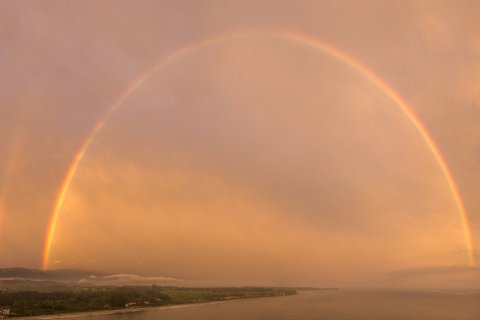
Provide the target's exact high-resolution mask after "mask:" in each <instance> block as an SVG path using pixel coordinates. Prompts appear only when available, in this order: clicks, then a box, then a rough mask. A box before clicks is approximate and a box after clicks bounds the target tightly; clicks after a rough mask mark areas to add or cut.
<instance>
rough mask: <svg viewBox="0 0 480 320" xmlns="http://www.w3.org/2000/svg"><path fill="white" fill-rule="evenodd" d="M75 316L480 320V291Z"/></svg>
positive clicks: (333, 294)
mask: <svg viewBox="0 0 480 320" xmlns="http://www.w3.org/2000/svg"><path fill="white" fill-rule="evenodd" d="M75 319H76V320H79V319H80V320H87V319H88V320H93V319H95V320H151V319H159V320H160V319H171V320H187V319H189V320H196V319H199V320H200V319H202V320H206V319H209V320H227V319H232V320H240V319H241V320H254V319H272V320H273V319H275V320H282V319H285V320H302V319H318V320H320V319H330V320H337V319H339V320H341V319H359V320H367V319H368V320H376V319H385V320H387V319H388V320H396V319H399V320H400V319H402V320H417V319H418V320H430V319H432V320H442V319H458V320H467V319H468V320H480V292H476V293H475V292H470V293H469V292H412V291H410V292H407V291H360V290H334V291H302V292H300V293H299V294H297V295H293V296H286V297H276V298H259V299H248V300H232V301H228V302H221V303H215V304H200V305H190V306H181V307H176V308H169V309H159V310H145V311H141V312H135V313H125V314H114V315H99V316H95V317H91V316H90V317H89V316H81V317H76V318H75Z"/></svg>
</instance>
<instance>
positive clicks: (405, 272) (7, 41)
mask: <svg viewBox="0 0 480 320" xmlns="http://www.w3.org/2000/svg"><path fill="white" fill-rule="evenodd" d="M0 15H1V16H0V21H1V24H0V26H1V28H0V33H1V39H2V50H1V51H0V70H2V72H1V73H0V84H1V86H2V88H3V90H2V92H3V93H2V95H1V96H0V134H1V135H2V137H4V138H3V139H1V140H0V151H1V152H0V192H1V193H0V267H7V266H27V267H37V268H39V267H41V264H42V255H43V253H44V252H43V251H44V246H45V237H46V233H47V231H48V224H49V221H50V219H51V213H52V210H53V208H54V206H55V201H56V199H57V196H58V192H59V190H60V189H61V185H62V181H64V178H65V175H66V174H67V171H68V169H69V166H70V164H71V162H72V161H73V159H74V157H75V155H76V154H77V152H78V150H79V148H80V147H81V145H82V143H84V142H85V139H86V138H87V137H88V136H89V134H90V133H91V132H92V129H93V128H95V126H96V125H97V124H98V122H99V120H100V119H102V116H103V114H104V113H105V112H106V111H107V110H109V107H110V106H111V105H112V103H114V101H115V100H117V99H118V97H119V96H121V94H122V92H124V90H125V88H128V87H129V86H130V85H131V83H132V81H134V80H135V79H137V78H138V76H139V75H140V74H142V72H145V70H148V68H150V67H151V66H152V65H153V64H154V63H155V62H157V61H159V60H160V59H161V58H162V57H164V56H166V55H168V54H169V53H170V52H172V51H173V50H176V49H177V48H181V47H184V46H185V45H186V44H191V43H197V42H199V41H202V39H208V38H209V37H212V36H215V35H218V34H222V33H228V32H230V31H234V30H247V29H248V30H250V31H252V30H253V32H252V33H254V30H265V29H268V30H287V31H290V32H294V33H295V32H297V33H302V34H308V35H309V36H310V37H311V38H316V39H319V40H321V41H324V42H326V43H329V44H331V45H332V46H334V47H336V48H339V49H340V50H342V51H343V52H345V53H346V54H348V55H350V56H352V57H354V58H355V59H356V60H357V61H359V62H361V63H363V64H364V65H366V66H367V67H368V68H369V69H370V70H372V71H373V72H374V73H375V74H376V75H377V76H378V77H380V78H381V79H383V81H385V82H386V83H388V84H390V85H391V87H392V88H393V89H394V90H396V91H397V92H398V93H399V94H400V95H401V96H402V97H403V99H405V101H407V102H408V103H409V105H410V106H411V107H412V109H413V111H414V112H415V113H416V114H417V115H418V117H419V119H420V121H421V122H422V123H423V124H424V126H425V127H426V128H427V129H428V131H429V133H430V135H431V136H432V138H433V140H434V141H435V143H436V144H437V145H438V147H439V149H440V151H441V153H442V154H443V156H444V158H445V160H446V163H447V164H448V166H449V168H450V170H451V172H452V175H453V177H454V179H455V181H456V183H457V185H458V189H459V191H460V194H461V196H462V198H463V200H464V204H465V209H466V212H467V215H468V220H469V223H470V229H471V232H472V238H473V240H474V246H475V247H476V248H477V249H476V251H475V255H478V247H480V246H479V245H478V242H479V241H478V240H479V239H480V215H479V214H478V212H480V202H479V201H478V199H477V198H478V197H477V195H478V186H477V185H478V183H477V181H478V179H479V178H480V170H479V169H480V161H478V160H479V157H480V148H479V139H478V137H479V136H480V129H479V126H478V120H480V95H479V91H478V87H479V86H480V64H479V61H480V29H479V28H477V27H476V25H477V22H476V21H477V19H478V18H479V17H480V6H479V5H478V4H477V3H476V2H467V1H465V2H440V1H433V2H427V1H425V2H421V3H420V4H419V3H417V2H416V1H412V2H399V3H393V2H385V3H383V2H382V3H376V2H374V1H363V2H355V3H353V2H352V3H351V2H347V1H345V2H343V1H331V2H328V1H297V2H295V3H293V4H292V3H290V2H288V1H260V2H258V1H252V2H249V1H139V2H137V1H136V2H131V1H103V2H96V1H72V2H68V4H67V3H64V2H60V1H58V2H57V1H44V2H35V1H25V2H17V1H3V2H1V3H0ZM468 264H469V259H468V252H467V248H466V246H465V240H464V229H463V228H462V222H461V220H460V216H459V213H458V210H457V208H456V207H455V203H454V199H453V198H452V194H451V192H450V190H449V186H448V183H447V181H446V179H445V176H444V175H443V173H442V171H441V169H440V168H439V166H438V163H437V161H436V159H435V157H434V156H432V152H431V150H430V149H429V148H428V146H427V145H426V144H425V141H424V140H423V139H422V137H421V135H420V134H419V132H418V131H417V129H416V128H415V126H414V125H413V124H412V122H411V121H410V120H409V119H408V117H406V116H405V114H404V113H402V111H401V109H400V108H399V107H398V105H396V103H395V101H393V100H392V99H391V97H389V96H388V95H386V94H385V92H384V91H383V90H382V88H380V87H379V86H376V85H375V84H373V83H372V82H371V81H370V80H369V79H368V77H367V76H366V75H365V74H362V73H361V72H358V70H355V69H354V68H352V67H351V66H349V65H348V64H345V63H342V62H341V61H340V60H339V59H336V58H335V57H333V56H331V55H329V54H326V53H322V52H320V51H318V50H313V49H312V48H309V47H308V46H302V45H298V44H295V43H293V42H289V41H285V40H282V39H279V38H273V37H268V36H263V37H255V36H251V37H249V36H246V37H240V38H235V37H231V38H228V37H227V38H226V39H225V40H223V41H218V42H216V43H215V44H212V45H209V46H204V47H202V48H196V49H195V48H193V49H192V50H190V51H189V53H188V54H185V55H182V56H181V57H179V58H177V59H175V60H173V61H171V62H170V63H168V65H166V66H165V67H164V68H162V69H161V70H160V71H158V72H156V73H155V74H153V75H152V76H151V77H149V78H148V79H147V80H146V81H144V82H143V83H142V85H141V86H139V87H138V88H137V89H136V90H135V91H133V92H132V93H131V94H130V95H129V96H128V97H127V98H126V99H124V100H123V101H122V103H121V105H119V107H118V108H117V109H116V110H115V112H114V113H113V114H112V115H111V116H110V117H109V118H108V121H106V122H105V125H104V126H103V127H102V128H101V130H100V131H98V133H97V134H96V136H95V139H94V140H93V142H92V144H91V145H90V147H89V148H88V149H87V152H86V153H85V155H84V158H83V159H82V160H81V161H80V163H79V165H78V168H77V171H76V172H75V175H74V176H73V179H72V181H71V186H70V188H69V189H68V192H67V193H66V194H65V201H64V203H63V206H62V207H61V209H60V210H59V217H58V221H57V227H56V229H55V233H54V235H53V242H52V247H51V253H50V257H49V260H48V267H49V268H80V269H89V270H100V271H107V272H118V273H137V274H143V275H155V276H167V277H174V278H180V279H189V280H202V281H220V282H221V281H224V282H229V281H233V282H236V283H254V284H257V283H258V284H288V285H362V284H376V285H383V284H387V285H388V284H394V285H397V284H399V283H401V282H407V283H409V284H415V283H416V284H422V285H432V283H445V284H446V285H451V283H453V282H455V281H456V280H458V279H461V281H460V282H461V283H462V284H467V283H468V284H470V285H471V284H472V283H473V284H475V283H479V282H478V281H479V279H480V277H479V275H478V271H476V270H477V269H476V268H475V267H469V266H468ZM418 270H426V271H422V272H418ZM452 270H453V271H452ZM426 275H427V276H426ZM405 277H410V278H409V280H408V281H407V280H404V279H405ZM399 279H400V280H399ZM432 279H434V280H432ZM454 280H455V281H454ZM457 282H458V281H457Z"/></svg>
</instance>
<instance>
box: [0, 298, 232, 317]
mask: <svg viewBox="0 0 480 320" xmlns="http://www.w3.org/2000/svg"><path fill="white" fill-rule="evenodd" d="M232 300H234V299H231V300H221V301H206V302H196V303H182V304H171V305H166V306H156V307H134V308H124V309H116V310H98V311H85V312H72V313H57V314H46V315H39V316H26V317H25V316H21V317H8V318H4V319H20V320H25V319H36V320H47V319H66V318H78V317H94V316H100V315H113V314H123V313H135V312H142V311H152V310H162V309H179V308H189V307H198V306H202V305H210V304H220V303H225V302H227V301H232Z"/></svg>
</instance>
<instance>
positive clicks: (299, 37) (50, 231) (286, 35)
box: [42, 30, 475, 269]
mask: <svg viewBox="0 0 480 320" xmlns="http://www.w3.org/2000/svg"><path fill="white" fill-rule="evenodd" d="M240 37H270V38H277V39H281V40H285V41H290V42H292V43H295V44H298V45H303V46H306V47H309V48H312V49H315V50H318V51H321V52H323V53H325V54H328V55H329V56H331V57H333V58H335V59H337V60H338V61H340V62H342V63H344V64H345V65H347V66H349V67H351V68H353V69H354V70H356V71H357V72H359V73H360V74H361V75H363V76H364V77H365V78H366V79H368V80H369V81H370V82H371V83H373V84H374V85H375V86H376V87H377V88H379V89H380V91H382V92H383V93H384V94H385V95H386V96H388V97H389V98H390V99H391V100H392V101H393V102H395V104H396V105H397V106H398V107H399V108H400V109H401V110H402V112H403V113H404V115H405V116H406V117H407V118H408V119H409V121H410V122H411V123H412V124H413V126H414V127H415V128H416V130H417V131H418V133H419V134H420V136H421V137H422V139H423V141H424V142H425V143H426V145H427V146H428V148H429V150H430V151H431V153H432V155H433V157H434V158H435V160H436V162H437V164H438V166H439V168H440V170H441V172H442V173H443V175H444V177H445V180H446V182H447V184H448V187H449V189H450V192H451V194H452V197H453V200H454V202H455V205H456V209H457V211H458V213H459V216H460V221H461V224H462V227H463V233H464V238H465V239H464V241H465V245H466V249H467V251H468V261H469V264H470V265H475V248H474V245H473V238H472V234H471V230H470V226H469V222H468V216H467V213H466V210H465V206H464V203H463V200H462V197H461V195H460V192H459V190H458V186H457V184H456V182H455V179H454V177H453V174H452V173H451V171H450V169H449V167H448V165H447V162H446V160H445V158H444V157H443V155H442V153H441V152H440V149H439V147H438V146H437V144H436V143H435V141H434V140H433V138H432V137H431V135H430V133H429V132H428V131H427V129H426V128H425V126H424V125H423V123H422V122H421V120H420V119H419V118H418V116H417V115H416V114H415V112H414V111H413V110H412V108H411V107H410V106H409V105H408V104H407V102H406V101H405V100H404V99H403V98H402V97H401V96H400V95H399V94H398V93H397V92H396V91H395V90H394V89H393V87H391V86H390V85H389V84H387V83H386V82H385V81H384V80H383V79H382V78H380V76H378V75H377V74H375V73H374V72H373V71H372V70H370V69H369V68H368V67H367V66H366V65H365V64H363V63H362V62H360V61H358V60H357V59H355V58H354V57H353V56H351V55H349V54H348V53H345V52H343V51H341V50H340V49H338V48H336V47H334V46H332V45H330V44H328V43H326V42H323V41H321V40H319V39H317V38H314V37H312V36H308V35H306V34H303V33H298V32H291V31H278V30H277V31H275V30H274V31H270V30H265V31H264V30H251V31H235V32H229V33H223V34H220V35H216V36H213V37H209V38H206V39H203V40H200V41H197V42H192V43H189V44H187V45H185V46H182V47H180V48H178V49H176V50H174V51H172V52H170V53H169V54H168V55H166V56H165V57H163V58H161V59H160V60H159V61H158V62H157V63H155V64H154V65H152V66H151V67H150V68H148V69H147V70H145V71H144V72H142V73H141V74H140V75H139V76H138V77H137V78H136V79H135V80H134V81H133V82H132V83H131V84H130V85H129V86H128V87H127V89H126V90H125V91H123V93H122V94H121V95H120V96H119V97H118V98H117V99H116V100H115V101H114V102H113V104H112V105H111V106H110V107H109V108H107V110H106V111H105V112H104V113H103V115H102V116H101V117H100V119H99V121H98V122H97V123H96V124H95V126H94V127H93V128H92V130H91V131H90V133H89V134H88V135H87V136H86V138H85V140H84V141H83V143H82V144H81V145H80V148H79V149H78V152H77V153H76V155H75V157H74V158H73V160H72V162H71V164H70V166H69V168H68V170H67V173H66V175H65V177H64V179H63V181H62V184H61V186H60V189H59V192H58V194H57V197H56V200H55V203H54V205H53V208H52V212H51V216H50V221H49V224H48V227H47V233H46V237H45V246H44V252H43V261H42V267H43V269H46V268H47V267H48V261H49V257H50V251H51V246H52V243H53V239H54V235H55V229H56V226H57V222H58V218H59V215H60V211H61V209H62V206H63V203H64V201H65V197H66V195H67V193H68V190H69V188H70V185H71V182H72V180H73V177H74V176H75V173H76V170H77V168H78V165H79V164H80V162H81V161H82V159H83V158H84V156H85V154H86V153H87V151H88V149H89V147H90V145H91V144H92V142H93V141H94V140H95V138H96V136H97V135H98V133H99V132H100V131H101V130H102V128H103V127H104V125H105V123H106V122H107V121H108V119H109V118H110V116H111V115H112V114H113V113H114V112H115V110H116V109H117V108H118V107H119V106H120V105H121V104H122V103H123V102H124V101H125V100H126V99H127V98H128V97H129V96H130V95H131V94H132V93H133V92H134V91H135V90H136V89H138V88H139V87H140V86H141V85H142V84H143V83H144V82H145V81H146V80H147V79H148V78H150V77H151V76H152V75H153V74H155V73H156V72H158V71H160V70H161V69H162V67H164V66H166V65H168V64H169V63H171V62H173V61H175V60H177V59H179V58H181V57H183V56H185V55H187V54H189V53H192V52H195V51H196V50H199V49H201V48H205V47H208V46H211V45H213V44H216V43H219V42H222V41H225V40H227V39H232V38H240Z"/></svg>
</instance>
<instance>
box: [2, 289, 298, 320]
mask: <svg viewBox="0 0 480 320" xmlns="http://www.w3.org/2000/svg"><path fill="white" fill-rule="evenodd" d="M295 293H296V291H295V290H293V289H285V288H257V287H242V288H181V287H159V286H125V287H69V288H68V289H65V288H63V289H62V290H58V291H7V290H3V291H0V317H1V314H2V311H4V314H5V316H9V317H15V316H34V315H46V314H56V313H70V312H84V311H99V310H117V309H125V308H139V307H152V306H164V305H171V304H184V303H198V302H207V301H219V300H228V299H246V298H257V297H271V296H283V295H290V294H295ZM7 310H8V311H7Z"/></svg>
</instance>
